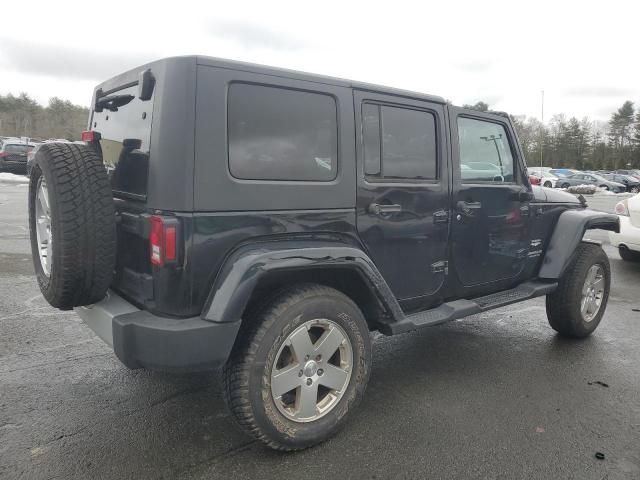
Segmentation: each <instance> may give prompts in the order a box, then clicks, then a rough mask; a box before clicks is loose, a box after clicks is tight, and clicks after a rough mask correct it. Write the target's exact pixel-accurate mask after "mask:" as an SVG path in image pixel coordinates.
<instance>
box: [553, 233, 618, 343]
mask: <svg viewBox="0 0 640 480" xmlns="http://www.w3.org/2000/svg"><path fill="white" fill-rule="evenodd" d="M591 277H592V278H591ZM610 285H611V268H610V266H609V259H608V258H607V255H606V254H605V253H604V250H602V248H601V247H600V246H599V245H593V244H590V243H581V244H580V245H579V246H578V248H577V249H576V252H575V256H574V258H573V260H572V261H571V263H570V264H569V266H568V267H567V269H566V271H565V272H564V274H563V275H562V278H561V279H560V282H559V284H558V288H557V289H556V290H555V291H554V292H553V293H551V294H549V295H547V318H548V319H549V324H550V325H551V328H553V329H554V330H555V331H556V332H558V333H559V334H560V335H562V336H565V337H572V338H583V337H587V336H589V335H591V333H593V331H594V330H595V329H596V328H597V327H598V325H599V324H600V320H602V316H603V315H604V311H605V309H606V307H607V301H608V299H609V289H610Z"/></svg>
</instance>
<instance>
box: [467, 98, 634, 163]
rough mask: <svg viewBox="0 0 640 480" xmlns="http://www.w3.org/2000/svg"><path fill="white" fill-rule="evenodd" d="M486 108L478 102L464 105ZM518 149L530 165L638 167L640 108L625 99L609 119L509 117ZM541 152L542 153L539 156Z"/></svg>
mask: <svg viewBox="0 0 640 480" xmlns="http://www.w3.org/2000/svg"><path fill="white" fill-rule="evenodd" d="M464 106H465V107H467V108H473V109H475V110H481V111H488V110H489V105H487V104H486V103H484V102H478V103H476V104H475V105H464ZM511 119H512V121H513V123H514V125H515V128H516V131H517V133H518V137H519V138H520V143H521V144H522V149H523V150H524V154H525V157H526V160H527V164H528V165H529V166H531V167H533V166H540V161H541V159H542V166H545V167H558V168H561V167H564V168H575V169H578V170H615V169H618V168H640V109H639V110H638V111H637V112H636V111H635V108H634V105H633V102H631V101H626V102H624V104H623V105H622V106H621V107H620V108H619V109H618V110H617V111H615V112H613V113H612V114H611V118H610V120H609V122H598V121H592V120H590V119H589V118H586V117H585V118H582V119H577V118H576V117H571V118H567V117H566V116H565V115H564V114H560V115H555V116H553V117H552V118H551V121H550V122H549V123H548V124H543V123H542V122H540V121H539V120H538V119H536V118H528V117H525V116H511ZM541 154H542V155H541Z"/></svg>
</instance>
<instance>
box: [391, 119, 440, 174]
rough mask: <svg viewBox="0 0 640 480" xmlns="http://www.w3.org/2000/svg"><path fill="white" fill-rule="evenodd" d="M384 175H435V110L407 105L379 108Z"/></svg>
mask: <svg viewBox="0 0 640 480" xmlns="http://www.w3.org/2000/svg"><path fill="white" fill-rule="evenodd" d="M380 110H381V113H382V175H383V176H384V177H385V178H420V179H434V178H436V163H437V161H436V158H437V152H436V123H435V117H434V116H433V114H431V113H428V112H423V111H419V110H409V109H406V108H397V107H387V106H382V107H381V108H380Z"/></svg>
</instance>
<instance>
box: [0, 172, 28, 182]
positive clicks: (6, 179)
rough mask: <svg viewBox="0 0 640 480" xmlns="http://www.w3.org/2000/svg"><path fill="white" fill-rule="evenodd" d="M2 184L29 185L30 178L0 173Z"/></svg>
mask: <svg viewBox="0 0 640 480" xmlns="http://www.w3.org/2000/svg"><path fill="white" fill-rule="evenodd" d="M0 182H3V183H29V177H26V176H24V175H16V174H14V173H9V172H0Z"/></svg>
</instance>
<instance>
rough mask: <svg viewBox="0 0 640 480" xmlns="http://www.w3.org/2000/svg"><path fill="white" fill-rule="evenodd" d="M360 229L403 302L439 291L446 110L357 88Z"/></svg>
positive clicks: (445, 224) (443, 256)
mask: <svg viewBox="0 0 640 480" xmlns="http://www.w3.org/2000/svg"><path fill="white" fill-rule="evenodd" d="M354 101H355V111H356V131H357V132H358V141H357V157H358V193H357V214H358V216H357V223H358V232H359V235H360V237H361V239H362V241H363V242H364V244H365V247H366V249H367V251H368V253H369V255H370V256H371V258H372V259H373V261H374V262H375V264H376V265H377V267H378V269H379V270H380V271H381V273H382V274H383V276H384V277H385V280H386V281H387V283H388V284H389V286H390V288H391V290H392V291H393V293H394V294H395V296H396V297H397V298H398V299H401V300H408V299H417V298H420V297H424V296H426V295H434V294H435V293H437V292H438V290H440V288H441V286H442V284H443V281H444V279H445V275H446V265H447V263H446V261H447V240H448V235H449V212H448V210H447V205H448V195H449V187H448V184H449V177H448V174H447V171H448V170H447V166H448V148H447V138H446V135H445V132H446V129H445V118H446V117H445V108H444V105H442V104H439V103H431V102H426V101H418V100H412V99H406V98H402V97H395V96H390V95H382V94H376V93H371V92H365V91H355V92H354Z"/></svg>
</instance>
